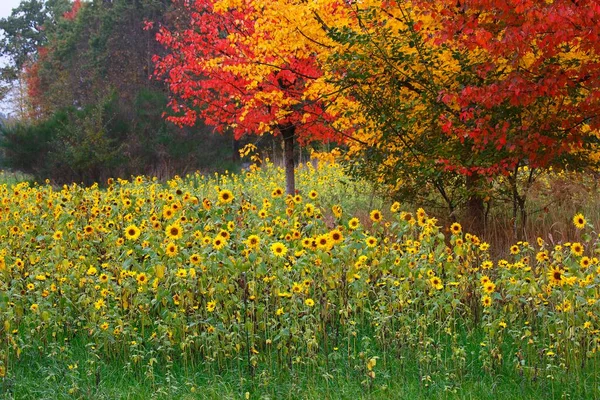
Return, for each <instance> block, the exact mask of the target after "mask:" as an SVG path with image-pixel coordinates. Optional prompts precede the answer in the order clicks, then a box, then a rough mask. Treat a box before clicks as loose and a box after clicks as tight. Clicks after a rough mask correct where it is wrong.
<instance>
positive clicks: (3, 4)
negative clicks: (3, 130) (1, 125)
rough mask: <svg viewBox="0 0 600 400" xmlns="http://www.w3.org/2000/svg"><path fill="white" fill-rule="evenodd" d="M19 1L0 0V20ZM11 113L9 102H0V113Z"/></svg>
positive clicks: (1, 63)
mask: <svg viewBox="0 0 600 400" xmlns="http://www.w3.org/2000/svg"><path fill="white" fill-rule="evenodd" d="M20 3H21V0H0V18H6V17H8V16H9V15H10V14H11V13H12V10H13V8H17V7H18V6H19V4H20ZM3 64H4V59H3V57H2V55H0V65H3ZM10 111H11V104H10V103H9V102H0V112H3V113H7V112H10Z"/></svg>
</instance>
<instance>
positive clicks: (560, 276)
mask: <svg viewBox="0 0 600 400" xmlns="http://www.w3.org/2000/svg"><path fill="white" fill-rule="evenodd" d="M564 274H565V270H564V269H562V268H560V267H557V266H553V267H552V268H550V271H548V281H549V282H550V284H551V285H555V286H562V285H564V284H565V275H564Z"/></svg>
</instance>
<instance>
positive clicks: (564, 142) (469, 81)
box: [330, 0, 600, 219]
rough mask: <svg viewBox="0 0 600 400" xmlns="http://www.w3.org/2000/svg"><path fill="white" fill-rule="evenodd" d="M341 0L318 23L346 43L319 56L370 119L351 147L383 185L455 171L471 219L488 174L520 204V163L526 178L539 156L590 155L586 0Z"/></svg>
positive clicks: (592, 48) (592, 43) (594, 23)
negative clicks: (346, 16)
mask: <svg viewBox="0 0 600 400" xmlns="http://www.w3.org/2000/svg"><path fill="white" fill-rule="evenodd" d="M348 7H349V8H352V9H353V10H354V11H355V15H356V18H357V20H358V21H359V22H358V23H357V24H354V25H346V26H343V27H341V28H338V29H332V30H330V36H332V37H333V38H334V39H335V40H336V41H338V42H339V43H342V44H346V45H347V46H348V51H346V52H344V53H342V54H334V56H333V57H332V58H331V60H332V63H333V64H334V65H335V68H336V69H337V71H338V74H337V76H336V77H337V82H338V85H340V86H343V85H346V84H348V83H349V84H350V85H349V86H350V89H349V90H350V91H351V92H352V95H353V97H354V98H355V99H356V100H357V101H358V102H359V103H360V104H361V110H362V111H363V112H364V113H365V114H366V115H367V117H368V118H369V120H370V121H371V122H372V126H371V127H370V128H369V129H366V130H365V133H366V134H367V137H368V138H369V146H366V147H364V146H360V145H359V146H353V147H354V148H353V149H351V150H353V151H354V153H353V154H354V155H355V158H358V157H359V156H360V157H361V158H360V160H359V161H363V160H367V161H369V158H370V157H371V161H373V162H371V163H370V165H371V166H370V167H368V166H367V167H365V166H364V165H362V166H360V168H362V171H365V169H367V171H368V170H369V168H370V171H371V173H372V174H373V175H375V176H377V175H378V174H379V175H380V177H381V179H384V180H385V179H386V177H387V178H389V181H388V182H387V183H390V184H392V186H393V185H394V183H396V184H397V185H399V186H402V187H406V182H407V181H410V180H412V181H413V182H415V184H414V185H412V188H411V190H412V191H413V192H414V191H415V190H417V189H418V186H419V184H421V185H422V181H423V178H425V181H429V182H431V183H432V184H434V185H439V184H445V183H448V182H451V183H452V182H456V180H457V179H458V182H461V181H462V182H463V183H462V185H465V187H466V195H467V197H468V200H467V205H468V207H469V208H470V213H471V216H472V217H474V218H476V219H483V211H484V209H483V204H482V200H483V197H484V196H485V194H486V193H485V191H486V190H489V188H491V185H490V182H492V180H493V179H494V178H496V177H498V176H501V177H505V178H506V179H504V181H506V182H508V184H509V186H510V191H511V192H512V196H513V199H514V202H513V204H514V205H516V206H518V208H520V209H521V210H522V211H523V210H524V203H525V197H526V190H525V191H519V188H518V185H517V183H518V177H519V171H520V167H523V166H527V167H528V171H529V178H533V177H534V175H535V174H534V172H533V171H535V170H537V169H540V168H546V167H549V166H557V167H564V166H569V168H575V167H581V166H585V165H590V164H592V165H593V164H595V163H596V162H597V154H598V147H597V145H598V116H599V115H600V114H599V113H598V111H600V110H599V102H598V100H599V98H598V93H599V91H598V84H599V82H600V80H599V79H598V73H599V71H600V70H599V69H598V61H599V58H598V50H599V48H598V29H599V26H600V25H599V24H598V4H597V3H596V2H594V1H582V2H571V1H550V0H548V1H522V0H514V1H509V2H497V1H489V0H487V1H484V0H481V1H462V2H458V3H457V2H455V1H440V2H429V1H420V0H416V1H410V2H395V1H366V2H355V3H351V4H350V3H349V4H348ZM373 155H374V156H373ZM398 166H402V170H401V171H400V172H398V170H397V169H396V168H397V167H398ZM394 181H396V182H394ZM530 183H531V182H530V180H529V181H528V182H527V184H530ZM438 189H439V190H440V192H441V193H442V196H445V195H447V194H448V193H447V191H446V193H445V194H444V191H445V188H444V187H443V186H440V187H438ZM522 215H524V214H523V213H522Z"/></svg>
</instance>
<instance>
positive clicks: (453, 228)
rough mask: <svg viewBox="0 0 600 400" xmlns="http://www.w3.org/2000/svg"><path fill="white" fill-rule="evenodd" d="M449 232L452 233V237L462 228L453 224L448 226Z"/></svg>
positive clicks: (457, 224)
mask: <svg viewBox="0 0 600 400" xmlns="http://www.w3.org/2000/svg"><path fill="white" fill-rule="evenodd" d="M450 232H452V233H453V234H454V235H458V234H459V233H461V232H462V226H460V224H459V223H458V222H455V223H453V224H452V225H450Z"/></svg>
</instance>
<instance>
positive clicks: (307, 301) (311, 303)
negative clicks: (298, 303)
mask: <svg viewBox="0 0 600 400" xmlns="http://www.w3.org/2000/svg"><path fill="white" fill-rule="evenodd" d="M304 304H306V305H307V306H309V307H313V306H314V305H315V301H314V300H313V299H306V300H304Z"/></svg>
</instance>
